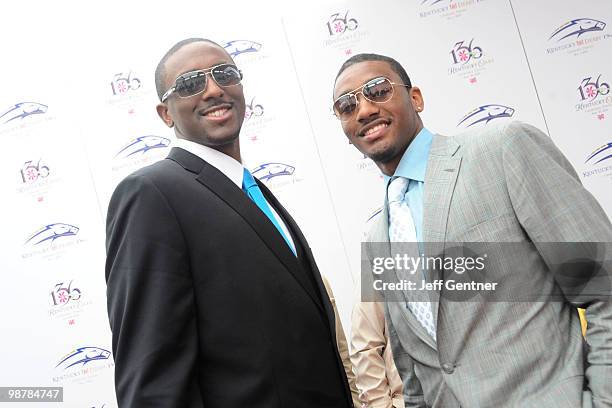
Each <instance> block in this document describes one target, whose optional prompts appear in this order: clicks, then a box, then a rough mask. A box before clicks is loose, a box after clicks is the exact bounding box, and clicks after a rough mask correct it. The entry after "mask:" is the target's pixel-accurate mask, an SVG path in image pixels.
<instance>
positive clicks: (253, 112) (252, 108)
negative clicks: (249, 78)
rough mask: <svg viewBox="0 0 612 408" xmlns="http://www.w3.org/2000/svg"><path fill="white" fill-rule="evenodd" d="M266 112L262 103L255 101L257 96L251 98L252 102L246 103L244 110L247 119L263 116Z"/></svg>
mask: <svg viewBox="0 0 612 408" xmlns="http://www.w3.org/2000/svg"><path fill="white" fill-rule="evenodd" d="M263 113H264V107H263V106H262V105H260V104H256V103H255V98H253V99H251V102H250V103H248V104H247V105H246V110H245V112H244V118H245V119H246V120H249V119H251V118H252V117H254V116H261V115H263Z"/></svg>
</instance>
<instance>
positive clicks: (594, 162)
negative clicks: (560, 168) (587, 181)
mask: <svg viewBox="0 0 612 408" xmlns="http://www.w3.org/2000/svg"><path fill="white" fill-rule="evenodd" d="M584 164H585V169H584V170H583V171H582V177H584V178H589V177H591V176H598V177H612V142H608V143H606V144H604V145H601V146H599V147H598V148H596V149H595V150H593V151H592V152H591V153H589V154H588V155H587V157H586V160H585V161H584ZM604 191H607V190H604Z"/></svg>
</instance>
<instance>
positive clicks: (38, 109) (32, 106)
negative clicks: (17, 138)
mask: <svg viewBox="0 0 612 408" xmlns="http://www.w3.org/2000/svg"><path fill="white" fill-rule="evenodd" d="M47 108H48V106H47V105H43V104H42V103H38V102H19V103H16V104H15V105H13V106H11V107H10V108H8V109H7V110H5V111H4V112H3V113H2V114H0V122H1V123H8V122H11V121H13V120H19V121H21V120H23V119H25V118H27V117H28V116H32V115H40V114H43V113H46V112H47Z"/></svg>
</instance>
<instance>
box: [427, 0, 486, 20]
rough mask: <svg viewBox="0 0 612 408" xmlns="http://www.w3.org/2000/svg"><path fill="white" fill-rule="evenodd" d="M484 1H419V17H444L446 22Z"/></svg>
mask: <svg viewBox="0 0 612 408" xmlns="http://www.w3.org/2000/svg"><path fill="white" fill-rule="evenodd" d="M483 1H485V0H463V1H455V0H420V3H421V4H420V9H421V11H419V17H421V18H426V17H431V16H440V17H445V18H446V19H448V20H453V19H456V18H457V17H460V16H461V15H462V14H463V13H465V12H466V11H467V10H469V9H470V8H471V7H472V6H474V5H475V4H477V3H482V2H483Z"/></svg>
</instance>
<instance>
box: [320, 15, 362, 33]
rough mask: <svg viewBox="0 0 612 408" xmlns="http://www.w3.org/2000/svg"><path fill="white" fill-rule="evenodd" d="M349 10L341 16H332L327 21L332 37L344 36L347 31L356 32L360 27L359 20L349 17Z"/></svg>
mask: <svg viewBox="0 0 612 408" xmlns="http://www.w3.org/2000/svg"><path fill="white" fill-rule="evenodd" d="M348 13H349V12H348V10H347V12H346V13H344V16H341V15H340V13H336V14H332V15H331V16H330V17H329V20H328V21H327V30H328V31H329V35H330V36H334V35H342V34H344V33H345V32H347V31H355V30H356V29H357V27H358V26H359V23H357V20H355V19H354V18H349V17H348Z"/></svg>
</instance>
